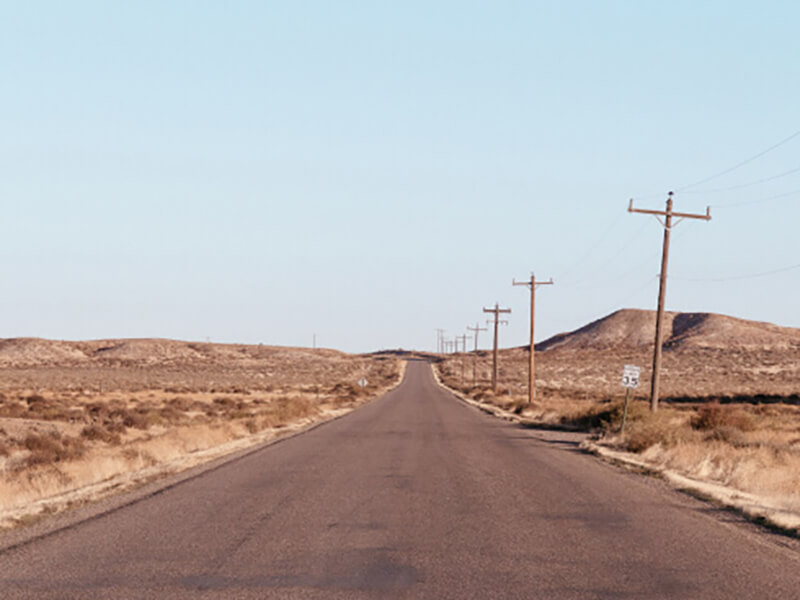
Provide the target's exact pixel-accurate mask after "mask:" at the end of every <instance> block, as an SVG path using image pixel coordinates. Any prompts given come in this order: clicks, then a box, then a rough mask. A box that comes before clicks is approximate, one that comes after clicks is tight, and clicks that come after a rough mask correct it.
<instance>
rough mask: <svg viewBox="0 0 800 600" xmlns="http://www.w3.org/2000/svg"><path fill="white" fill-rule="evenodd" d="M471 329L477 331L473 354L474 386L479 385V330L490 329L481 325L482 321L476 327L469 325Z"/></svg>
mask: <svg viewBox="0 0 800 600" xmlns="http://www.w3.org/2000/svg"><path fill="white" fill-rule="evenodd" d="M467 329H468V330H469V331H474V332H475V351H474V354H473V355H472V387H475V386H476V385H478V332H479V331H489V330H488V329H487V328H486V327H481V324H480V323H475V327H467Z"/></svg>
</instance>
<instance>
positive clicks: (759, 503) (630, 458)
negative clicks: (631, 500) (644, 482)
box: [430, 363, 800, 539]
mask: <svg viewBox="0 0 800 600" xmlns="http://www.w3.org/2000/svg"><path fill="white" fill-rule="evenodd" d="M430 367H431V373H432V374H433V378H434V380H435V381H436V383H437V384H438V385H439V386H440V387H441V388H443V389H444V390H446V391H448V392H449V393H450V394H452V395H453V396H455V397H456V398H458V399H459V400H461V401H462V402H465V403H466V404H468V405H470V406H473V407H474V408H477V409H478V410H481V411H483V412H485V413H489V414H490V415H493V416H495V417H499V418H501V419H505V420H507V421H511V422H513V423H517V424H519V425H522V426H524V427H529V428H531V429H550V430H552V429H558V430H562V431H576V432H578V431H581V430H579V429H576V428H572V427H565V426H559V425H553V424H550V423H543V422H540V421H536V420H534V419H526V418H524V417H520V416H519V415H517V414H515V413H512V412H510V411H507V410H504V409H502V408H500V407H497V406H494V405H491V404H487V403H485V402H479V401H477V400H473V399H472V398H469V397H467V396H465V395H464V394H462V393H461V392H458V391H456V390H454V389H452V388H450V387H448V386H447V385H446V384H445V383H444V382H443V381H442V380H441V378H440V377H439V374H438V373H437V372H436V369H435V368H434V365H433V363H431V365H430ZM584 433H585V432H584ZM578 447H579V448H580V449H581V450H582V451H583V452H585V453H587V454H591V455H593V456H596V457H597V458H599V459H600V460H603V461H604V462H607V463H610V464H613V465H615V466H618V467H622V468H625V469H627V470H629V471H634V472H638V473H641V474H646V475H651V476H655V477H659V478H660V479H663V480H664V481H666V482H667V483H668V484H669V485H670V486H671V487H672V488H673V489H675V490H677V491H679V492H683V493H685V494H688V495H690V496H693V497H695V498H697V499H699V500H703V501H705V502H709V503H711V504H713V505H715V506H717V507H719V508H723V509H725V510H729V511H732V512H734V513H736V514H738V515H740V516H742V517H744V518H745V519H747V520H748V521H751V522H753V523H755V524H757V525H760V526H762V527H765V528H767V529H769V530H771V531H773V532H776V533H780V534H782V535H786V536H788V537H792V538H796V539H800V513H797V512H792V511H789V510H786V509H784V508H782V507H780V506H779V505H777V504H776V503H774V502H770V500H768V499H766V498H763V497H760V496H757V495H755V494H750V493H747V492H743V491H741V490H737V489H735V488H732V487H727V486H724V485H722V484H719V483H713V482H710V481H702V480H698V479H693V478H691V477H687V476H686V475H682V474H681V473H678V472H676V471H672V470H670V469H667V468H664V467H660V466H658V465H653V464H651V463H648V462H647V461H644V460H642V459H641V458H639V457H638V455H636V454H634V453H632V452H624V451H621V450H613V449H611V448H607V447H605V446H602V445H601V444H598V443H597V442H595V441H594V440H591V439H590V438H589V434H588V433H587V434H586V438H585V439H584V440H583V441H582V442H581V443H580V444H579V446H578Z"/></svg>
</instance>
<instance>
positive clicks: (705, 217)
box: [628, 192, 711, 221]
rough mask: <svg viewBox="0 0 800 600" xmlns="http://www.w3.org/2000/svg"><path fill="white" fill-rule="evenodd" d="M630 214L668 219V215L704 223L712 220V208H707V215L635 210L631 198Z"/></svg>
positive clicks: (643, 209)
mask: <svg viewBox="0 0 800 600" xmlns="http://www.w3.org/2000/svg"><path fill="white" fill-rule="evenodd" d="M670 195H672V192H670ZM628 212H630V213H641V214H643V215H656V216H658V217H666V216H667V215H672V216H673V217H679V218H681V219H702V220H703V221H710V220H711V207H710V206H707V207H706V214H704V215H702V214H701V215H696V214H691V213H680V212H667V211H665V210H650V209H647V208H633V198H631V203H630V204H629V205H628Z"/></svg>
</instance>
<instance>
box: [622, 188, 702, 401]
mask: <svg viewBox="0 0 800 600" xmlns="http://www.w3.org/2000/svg"><path fill="white" fill-rule="evenodd" d="M628 212H632V213H642V214H645V215H655V217H656V219H658V222H659V223H661V225H662V226H663V227H664V249H663V251H662V253H661V279H660V281H659V284H658V312H657V313H656V342H655V345H656V347H655V351H654V352H653V372H652V374H651V380H650V410H651V411H652V412H656V411H657V410H658V391H659V390H658V388H659V383H660V379H661V344H662V343H663V339H664V331H663V324H664V297H665V296H666V293H667V265H668V263H669V234H670V232H671V231H672V228H673V227H674V226H675V225H677V224H678V223H680V222H681V221H682V220H683V219H702V220H704V221H710V220H711V208H710V207H707V208H706V214H704V215H693V214H689V213H677V212H673V210H672V192H670V193H669V194H668V195H667V210H665V211H663V210H644V209H641V208H633V198H631V203H630V204H629V205H628ZM659 217H665V219H664V221H662V220H661V219H660V218H659ZM673 217H677V218H678V221H677V222H676V223H675V224H674V225H673V223H672V218H673Z"/></svg>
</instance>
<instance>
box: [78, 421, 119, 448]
mask: <svg viewBox="0 0 800 600" xmlns="http://www.w3.org/2000/svg"><path fill="white" fill-rule="evenodd" d="M81 437H82V438H85V439H87V440H90V441H98V442H105V443H106V444H115V445H116V444H119V443H120V442H121V439H120V436H119V433H118V432H115V431H111V430H109V429H107V428H105V427H103V426H102V425H97V424H93V425H87V426H86V427H84V428H83V430H82V431H81Z"/></svg>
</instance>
